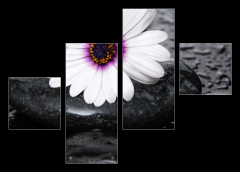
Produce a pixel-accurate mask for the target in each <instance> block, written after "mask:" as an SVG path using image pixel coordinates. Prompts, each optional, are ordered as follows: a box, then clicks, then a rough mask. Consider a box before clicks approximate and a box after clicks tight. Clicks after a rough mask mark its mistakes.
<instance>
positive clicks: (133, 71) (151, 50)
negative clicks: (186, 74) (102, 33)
mask: <svg viewBox="0 0 240 172" xmlns="http://www.w3.org/2000/svg"><path fill="white" fill-rule="evenodd" d="M155 14H156V10H155V9H123V98H124V100H126V101H130V100H131V99H132V98H133V95H134V86H133V84H132V81H131V80H130V78H132V79H134V80H136V81H138V82H140V83H142V84H156V83H157V82H158V81H159V79H160V78H161V77H163V76H164V70H163V68H162V66H161V65H160V64H159V63H158V62H162V61H168V60H169V59H170V53H169V51H168V50H167V49H166V48H164V47H163V46H161V45H159V44H158V43H160V42H163V41H164V40H166V39H167V38H168V35H167V33H166V32H163V31H160V30H154V31H145V32H143V31H144V30H145V29H146V28H147V27H148V26H149V25H150V23H151V22H152V21H153V19H154V16H155ZM129 77H130V78H129Z"/></svg>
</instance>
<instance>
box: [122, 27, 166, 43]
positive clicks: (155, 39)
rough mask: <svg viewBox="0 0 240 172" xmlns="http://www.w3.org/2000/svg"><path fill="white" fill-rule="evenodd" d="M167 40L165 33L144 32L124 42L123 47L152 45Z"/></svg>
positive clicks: (158, 31) (156, 31)
mask: <svg viewBox="0 0 240 172" xmlns="http://www.w3.org/2000/svg"><path fill="white" fill-rule="evenodd" d="M167 38H168V35H167V33H166V32H163V31H160V30H155V31H146V32H143V33H141V34H139V35H137V36H135V37H133V38H130V39H129V40H127V41H125V42H124V46H125V47H135V46H145V45H153V44H158V43H160V42H163V41H164V40H166V39H167Z"/></svg>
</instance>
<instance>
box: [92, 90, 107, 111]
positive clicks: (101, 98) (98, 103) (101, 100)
mask: <svg viewBox="0 0 240 172" xmlns="http://www.w3.org/2000/svg"><path fill="white" fill-rule="evenodd" d="M105 100H106V98H105V96H104V94H103V89H102V87H101V88H100V91H99V94H98V96H97V99H96V100H95V102H94V105H95V106H97V107H99V106H102V105H103V103H104V102H105Z"/></svg>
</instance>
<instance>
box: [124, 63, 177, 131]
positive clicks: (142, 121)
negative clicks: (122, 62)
mask: <svg viewBox="0 0 240 172" xmlns="http://www.w3.org/2000/svg"><path fill="white" fill-rule="evenodd" d="M161 65H162V67H163V68H164V70H165V76H164V77H162V78H161V79H160V81H159V82H158V83H157V84H155V85H145V84H140V83H138V82H134V81H133V80H132V81H133V83H134V90H135V92H134V97H133V99H132V100H131V101H129V102H126V101H125V100H123V129H173V128H174V61H169V62H162V63H161Z"/></svg>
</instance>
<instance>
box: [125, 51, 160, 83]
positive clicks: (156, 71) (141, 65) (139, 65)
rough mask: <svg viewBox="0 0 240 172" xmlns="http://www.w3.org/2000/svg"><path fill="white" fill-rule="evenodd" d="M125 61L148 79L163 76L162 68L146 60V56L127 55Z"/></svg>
mask: <svg viewBox="0 0 240 172" xmlns="http://www.w3.org/2000/svg"><path fill="white" fill-rule="evenodd" d="M125 60H126V61H127V62H129V63H130V64H131V65H132V66H133V67H135V68H136V69H138V70H139V71H141V72H142V73H144V74H146V75H148V76H150V77H153V78H160V77H162V76H163V75H164V70H163V68H162V66H161V65H160V64H159V63H158V62H156V61H154V60H152V59H150V58H147V57H146V55H144V54H142V53H137V55H132V54H130V53H127V57H126V58H125Z"/></svg>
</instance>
